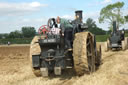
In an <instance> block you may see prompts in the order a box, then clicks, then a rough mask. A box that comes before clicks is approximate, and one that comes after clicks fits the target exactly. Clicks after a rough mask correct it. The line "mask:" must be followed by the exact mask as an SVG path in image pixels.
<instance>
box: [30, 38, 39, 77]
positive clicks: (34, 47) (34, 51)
mask: <svg viewBox="0 0 128 85" xmlns="http://www.w3.org/2000/svg"><path fill="white" fill-rule="evenodd" d="M38 39H39V36H35V37H34V38H33V40H32V42H31V44H30V65H31V68H32V71H33V73H34V74H35V75H36V76H41V72H40V68H33V66H32V55H39V54H40V52H41V49H40V46H39V43H37V42H38Z"/></svg>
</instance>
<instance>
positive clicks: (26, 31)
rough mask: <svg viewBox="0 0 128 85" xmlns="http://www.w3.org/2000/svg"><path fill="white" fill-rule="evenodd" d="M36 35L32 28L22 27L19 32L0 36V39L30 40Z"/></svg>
mask: <svg viewBox="0 0 128 85" xmlns="http://www.w3.org/2000/svg"><path fill="white" fill-rule="evenodd" d="M35 35H36V30H35V28H34V27H22V28H21V30H15V31H12V32H10V33H5V34H0V39H10V38H11V39H14V38H32V37H34V36H35Z"/></svg>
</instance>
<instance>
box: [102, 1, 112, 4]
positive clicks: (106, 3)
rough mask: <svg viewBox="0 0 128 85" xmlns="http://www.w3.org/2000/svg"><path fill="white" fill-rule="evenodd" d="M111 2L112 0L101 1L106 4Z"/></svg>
mask: <svg viewBox="0 0 128 85" xmlns="http://www.w3.org/2000/svg"><path fill="white" fill-rule="evenodd" d="M111 2H112V0H104V1H103V2H102V3H103V4H107V3H111Z"/></svg>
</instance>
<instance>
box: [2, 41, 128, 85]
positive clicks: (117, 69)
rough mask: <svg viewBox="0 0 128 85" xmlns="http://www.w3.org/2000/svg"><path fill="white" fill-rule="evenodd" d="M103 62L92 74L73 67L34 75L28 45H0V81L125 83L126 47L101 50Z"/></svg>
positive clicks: (19, 84) (9, 84)
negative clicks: (56, 73) (60, 72)
mask: <svg viewBox="0 0 128 85" xmlns="http://www.w3.org/2000/svg"><path fill="white" fill-rule="evenodd" d="M101 44H102V65H101V66H100V68H99V69H98V70H97V71H96V72H95V73H93V74H85V75H83V76H81V77H78V76H75V74H74V73H73V72H72V71H69V72H65V73H64V74H63V75H62V76H54V75H53V76H50V77H48V78H43V77H36V76H34V75H33V73H32V70H31V66H30V63H29V48H30V46H29V45H13V46H0V85H128V50H126V51H109V52H104V43H101Z"/></svg>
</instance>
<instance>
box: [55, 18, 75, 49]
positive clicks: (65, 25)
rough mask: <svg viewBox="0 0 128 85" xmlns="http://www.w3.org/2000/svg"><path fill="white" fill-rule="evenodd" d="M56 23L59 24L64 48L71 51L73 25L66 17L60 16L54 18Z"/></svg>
mask: <svg viewBox="0 0 128 85" xmlns="http://www.w3.org/2000/svg"><path fill="white" fill-rule="evenodd" d="M56 22H57V24H60V28H61V32H62V36H64V41H65V44H66V47H65V48H66V50H68V51H72V31H73V26H72V25H71V24H70V22H69V21H68V20H66V19H63V18H60V17H59V16H58V17H57V19H56Z"/></svg>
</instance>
